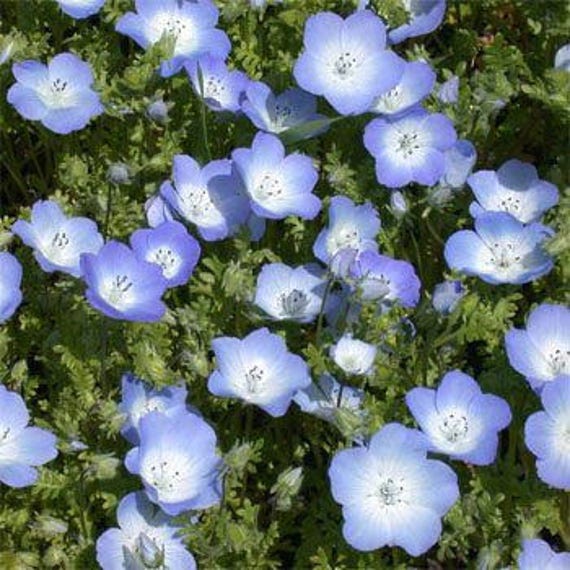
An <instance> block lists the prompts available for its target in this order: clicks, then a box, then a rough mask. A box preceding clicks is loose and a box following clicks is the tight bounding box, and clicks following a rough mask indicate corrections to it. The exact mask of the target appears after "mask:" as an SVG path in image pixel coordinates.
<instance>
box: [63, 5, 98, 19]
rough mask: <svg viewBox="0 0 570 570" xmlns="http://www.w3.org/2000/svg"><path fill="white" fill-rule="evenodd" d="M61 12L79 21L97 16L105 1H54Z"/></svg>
mask: <svg viewBox="0 0 570 570" xmlns="http://www.w3.org/2000/svg"><path fill="white" fill-rule="evenodd" d="M56 1H57V3H58V4H59V7H60V8H61V10H62V12H64V13H65V14H67V15H68V16H71V17H72V18H75V19H76V20H80V19H82V18H88V17H89V16H93V15H94V14H97V12H99V10H101V8H102V7H103V4H105V0H56Z"/></svg>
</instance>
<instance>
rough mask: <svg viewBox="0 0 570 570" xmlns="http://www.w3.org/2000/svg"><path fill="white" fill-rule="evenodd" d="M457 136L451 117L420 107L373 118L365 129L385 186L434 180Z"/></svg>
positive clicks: (377, 174)
mask: <svg viewBox="0 0 570 570" xmlns="http://www.w3.org/2000/svg"><path fill="white" fill-rule="evenodd" d="M456 140H457V135H456V133H455V129H454V128H453V124H452V122H451V120H450V119H448V118H447V117H446V116H445V115H442V114H440V113H435V114H430V113H428V112H427V111H424V110H423V109H416V110H413V111H410V112H409V113H407V114H405V115H404V116H401V117H400V116H396V117H382V118H378V119H374V120H373V121H371V122H370V123H368V125H367V126H366V129H365V131H364V146H365V147H366V150H368V152H369V153H370V154H371V155H372V156H373V157H374V159H375V160H376V178H377V179H378V182H380V184H383V185H384V186H387V187H388V188H402V187H403V186H407V185H408V184H410V183H411V182H417V183H418V184H423V185H425V186H432V185H433V184H435V183H436V182H437V181H438V180H439V179H440V178H441V176H442V175H443V173H444V171H445V154H444V153H445V151H446V150H447V149H449V148H451V147H452V146H453V145H454V144H455V141H456Z"/></svg>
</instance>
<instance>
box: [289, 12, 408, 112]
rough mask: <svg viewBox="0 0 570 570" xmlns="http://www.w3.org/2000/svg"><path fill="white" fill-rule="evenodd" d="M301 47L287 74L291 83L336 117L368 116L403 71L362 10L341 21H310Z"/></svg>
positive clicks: (377, 25)
mask: <svg viewBox="0 0 570 570" xmlns="http://www.w3.org/2000/svg"><path fill="white" fill-rule="evenodd" d="M304 48H305V49H304V51H303V53H302V54H301V55H300V57H299V59H298V60H297V62H296V63H295V68H294V71H293V74H294V75H295V79H296V81H297V83H298V84H299V86H300V87H302V88H303V89H304V90H305V91H308V92H309V93H314V94H315V95H322V96H323V97H324V98H325V99H326V100H327V101H328V102H329V103H330V104H331V105H332V106H333V107H334V108H335V110H336V111H337V112H338V113H340V114H341V115H357V114H359V113H364V112H366V111H368V109H370V106H371V105H372V102H373V101H374V100H375V98H376V97H379V96H380V95H382V94H384V93H387V92H388V91H389V90H390V89H392V88H393V87H395V86H396V85H397V83H398V81H399V80H400V78H401V76H402V73H403V72H404V65H405V62H404V60H402V59H401V58H400V57H398V56H397V55H396V54H394V53H392V52H391V51H389V50H387V49H385V48H386V27H385V26H384V24H383V22H382V20H381V19H380V18H378V16H376V15H375V14H373V13H372V12H370V11H367V10H365V11H362V12H356V13H354V14H352V15H350V16H348V18H346V19H344V20H343V19H342V18H341V17H340V16H338V15H337V14H333V13H332V12H321V13H319V14H316V15H314V16H311V17H310V18H309V19H308V20H307V22H306V24H305V32H304Z"/></svg>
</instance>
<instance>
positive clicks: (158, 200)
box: [144, 193, 174, 228]
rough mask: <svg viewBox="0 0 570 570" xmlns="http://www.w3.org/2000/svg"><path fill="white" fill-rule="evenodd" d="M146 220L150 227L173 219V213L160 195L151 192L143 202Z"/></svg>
mask: <svg viewBox="0 0 570 570" xmlns="http://www.w3.org/2000/svg"><path fill="white" fill-rule="evenodd" d="M144 211H145V215H146V222H147V224H148V225H149V226H150V227H151V228H156V227H157V226H160V225H161V224H164V223H165V222H171V221H172V220H174V214H173V213H172V211H171V210H170V206H169V205H168V202H166V201H165V200H164V198H163V197H162V196H161V195H160V193H157V194H153V195H152V196H151V197H150V198H149V199H148V200H147V201H146V202H145V204H144Z"/></svg>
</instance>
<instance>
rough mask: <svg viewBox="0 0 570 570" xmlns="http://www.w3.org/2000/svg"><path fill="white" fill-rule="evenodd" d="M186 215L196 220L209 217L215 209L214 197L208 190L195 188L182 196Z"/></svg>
mask: <svg viewBox="0 0 570 570" xmlns="http://www.w3.org/2000/svg"><path fill="white" fill-rule="evenodd" d="M181 200H182V202H183V204H184V209H185V212H186V214H187V215H188V216H189V217H191V218H195V219H200V218H203V217H207V216H208V214H209V213H210V210H213V209H215V204H214V202H213V201H212V197H211V196H210V193H209V192H208V190H207V189H206V188H198V187H193V188H191V189H190V190H189V191H188V192H185V193H184V194H183V195H181Z"/></svg>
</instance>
